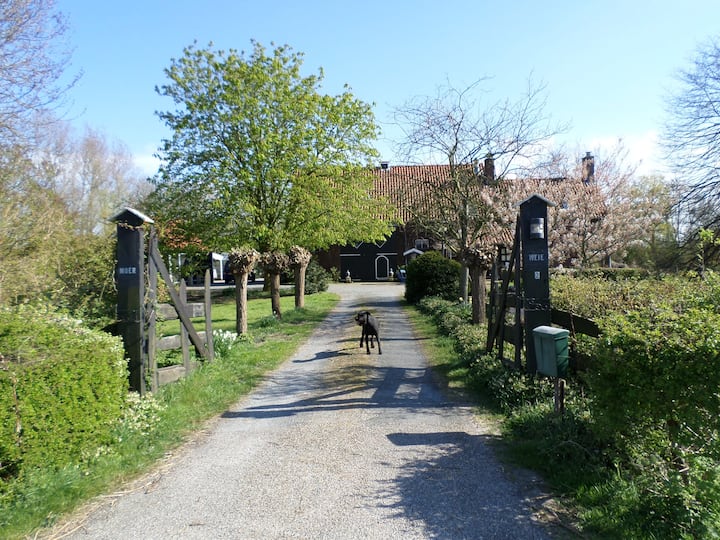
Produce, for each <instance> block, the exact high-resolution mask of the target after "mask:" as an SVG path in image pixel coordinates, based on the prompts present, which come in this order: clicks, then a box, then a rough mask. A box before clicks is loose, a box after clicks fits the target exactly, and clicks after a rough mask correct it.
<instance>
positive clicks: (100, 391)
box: [0, 306, 127, 476]
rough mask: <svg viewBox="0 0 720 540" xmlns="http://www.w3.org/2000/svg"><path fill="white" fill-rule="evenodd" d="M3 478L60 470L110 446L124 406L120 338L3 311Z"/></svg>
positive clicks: (48, 317)
mask: <svg viewBox="0 0 720 540" xmlns="http://www.w3.org/2000/svg"><path fill="white" fill-rule="evenodd" d="M0 352H1V354H2V370H0V391H1V392H2V395H1V396H0V417H2V421H0V426H1V427H0V429H2V434H1V436H0V464H2V468H3V469H2V474H3V475H6V474H9V473H11V474H12V475H13V476H17V475H21V474H22V473H23V471H25V470H27V469H31V468H33V467H40V466H42V467H62V466H64V465H66V464H68V463H74V462H76V461H78V460H79V459H80V458H81V456H82V455H83V453H85V452H87V451H89V450H92V449H94V448H95V447H96V446H97V445H101V444H107V443H109V442H110V441H111V439H112V433H113V430H114V429H115V427H116V425H117V423H118V421H119V419H120V418H121V416H122V410H123V406H124V403H125V395H126V391H127V370H126V362H125V360H124V357H123V350H122V344H121V343H120V341H119V339H118V338H115V337H112V336H110V335H108V334H105V333H102V332H99V331H93V330H88V329H87V328H84V327H83V326H82V325H81V324H80V323H79V321H76V320H74V319H70V318H68V317H66V316H64V315H61V314H59V313H57V312H55V311H51V310H47V309H39V308H32V307H30V306H20V307H18V308H15V309H2V310H0Z"/></svg>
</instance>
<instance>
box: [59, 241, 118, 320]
mask: <svg viewBox="0 0 720 540" xmlns="http://www.w3.org/2000/svg"><path fill="white" fill-rule="evenodd" d="M115 244H116V242H115V238H114V237H113V236H111V235H107V236H98V235H86V236H79V237H77V238H75V239H74V240H73V241H72V243H71V244H70V245H69V246H67V247H66V248H65V249H63V250H62V256H61V262H60V264H59V265H58V266H57V271H58V276H57V277H58V282H59V283H58V286H57V287H56V289H55V290H54V291H52V292H51V293H50V294H49V296H50V299H51V301H52V303H53V305H55V306H56V307H58V308H60V309H63V310H65V311H67V312H68V313H70V314H71V315H72V316H73V317H75V318H78V319H82V321H83V323H84V324H85V325H87V326H90V327H92V328H104V327H105V326H107V325H108V324H110V323H111V322H112V321H114V320H115V309H116V307H117V291H116V289H115V249H116V245H115Z"/></svg>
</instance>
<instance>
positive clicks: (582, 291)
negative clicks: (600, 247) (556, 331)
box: [550, 272, 720, 319]
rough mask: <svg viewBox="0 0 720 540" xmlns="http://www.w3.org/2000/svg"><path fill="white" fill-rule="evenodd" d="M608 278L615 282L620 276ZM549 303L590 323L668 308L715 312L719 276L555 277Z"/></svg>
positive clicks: (551, 282)
mask: <svg viewBox="0 0 720 540" xmlns="http://www.w3.org/2000/svg"><path fill="white" fill-rule="evenodd" d="M609 275H614V276H615V278H617V277H618V275H619V274H616V273H612V274H609ZM550 299H551V301H552V305H553V307H555V308H557V309H561V310H564V311H570V312H572V313H575V314H576V315H580V316H582V317H587V318H589V319H600V318H602V317H604V316H606V315H607V314H610V313H616V312H621V313H624V312H627V311H633V310H637V309H642V308H644V307H646V306H657V307H667V308H670V309H673V310H675V311H677V312H682V311H684V310H686V309H688V308H690V307H698V308H702V307H709V308H712V309H714V307H713V306H718V305H720V275H719V274H716V273H713V272H706V273H705V275H704V276H703V277H702V278H701V277H699V276H697V275H694V274H691V275H687V276H678V275H674V276H665V277H662V278H649V277H648V278H646V279H637V278H635V277H633V278H630V279H605V278H603V277H590V278H581V277H576V276H574V275H572V274H566V273H556V274H554V275H553V276H552V279H551V280H550Z"/></svg>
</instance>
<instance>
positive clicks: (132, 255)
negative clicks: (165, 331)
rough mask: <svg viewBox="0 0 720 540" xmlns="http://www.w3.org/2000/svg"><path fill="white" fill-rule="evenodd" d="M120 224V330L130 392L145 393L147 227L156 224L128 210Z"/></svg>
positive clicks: (117, 279) (117, 272)
mask: <svg viewBox="0 0 720 540" xmlns="http://www.w3.org/2000/svg"><path fill="white" fill-rule="evenodd" d="M112 221H114V222H115V223H116V224H117V265H116V267H115V282H116V283H117V292H118V304H117V319H118V329H119V333H120V335H121V336H122V339H123V344H124V346H125V356H126V357H127V359H128V368H129V371H130V375H129V383H130V389H131V390H134V391H136V392H140V394H144V393H145V376H144V375H145V369H144V368H145V361H144V359H145V343H144V341H145V333H144V331H143V326H144V320H145V317H144V304H145V231H144V230H143V226H144V225H145V224H151V223H153V220H152V219H150V218H149V217H147V216H146V215H144V214H142V213H141V212H138V211H137V210H133V209H132V208H126V209H125V210H123V211H122V212H120V213H119V214H118V215H116V216H115V217H114V218H112Z"/></svg>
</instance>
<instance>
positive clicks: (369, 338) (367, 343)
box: [363, 330, 372, 354]
mask: <svg viewBox="0 0 720 540" xmlns="http://www.w3.org/2000/svg"><path fill="white" fill-rule="evenodd" d="M363 334H365V350H366V351H367V353H368V354H370V343H371V342H372V334H371V333H370V332H368V331H367V330H364V331H363Z"/></svg>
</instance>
